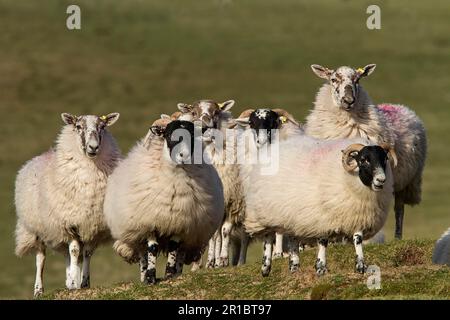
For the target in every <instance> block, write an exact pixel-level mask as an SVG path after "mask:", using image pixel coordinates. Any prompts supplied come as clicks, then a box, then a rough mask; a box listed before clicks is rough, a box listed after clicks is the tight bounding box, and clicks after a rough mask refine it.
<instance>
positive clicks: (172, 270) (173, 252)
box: [165, 239, 180, 279]
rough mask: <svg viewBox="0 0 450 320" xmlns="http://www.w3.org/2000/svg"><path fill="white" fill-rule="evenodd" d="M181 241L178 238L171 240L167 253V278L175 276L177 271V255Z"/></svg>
mask: <svg viewBox="0 0 450 320" xmlns="http://www.w3.org/2000/svg"><path fill="white" fill-rule="evenodd" d="M179 247H180V243H179V242H178V241H176V240H173V239H170V240H169V249H168V250H169V252H168V254H167V264H166V276H165V278H166V279H170V278H173V277H174V276H175V274H176V273H177V256H178V249H179Z"/></svg>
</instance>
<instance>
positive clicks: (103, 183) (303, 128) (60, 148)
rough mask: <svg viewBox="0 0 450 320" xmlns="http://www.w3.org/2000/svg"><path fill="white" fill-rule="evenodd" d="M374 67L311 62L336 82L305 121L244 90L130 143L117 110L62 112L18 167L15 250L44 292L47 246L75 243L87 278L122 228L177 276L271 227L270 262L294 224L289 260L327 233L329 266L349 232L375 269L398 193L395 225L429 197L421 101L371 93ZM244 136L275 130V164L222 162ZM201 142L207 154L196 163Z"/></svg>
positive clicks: (220, 261) (267, 138)
mask: <svg viewBox="0 0 450 320" xmlns="http://www.w3.org/2000/svg"><path fill="white" fill-rule="evenodd" d="M374 69H375V65H373V64H371V65H367V66H365V67H364V68H359V69H356V70H355V69H353V68H350V67H346V66H343V67H339V68H337V69H336V70H330V69H328V68H325V67H322V66H318V65H313V66H312V70H313V71H314V73H315V74H316V75H318V76H319V77H321V78H324V79H325V80H326V81H327V83H326V84H324V85H323V86H322V88H321V89H320V90H319V92H318V94H317V96H316V100H315V104H314V108H313V110H312V111H311V113H310V115H309V116H308V117H307V119H306V124H305V125H301V124H300V123H299V122H297V121H296V120H295V119H294V118H293V117H292V115H291V114H289V113H288V112H286V111H285V110H282V109H256V110H252V109H251V110H246V111H244V112H243V113H242V114H241V115H240V116H239V117H238V118H234V117H233V116H232V114H231V111H230V110H231V108H232V107H233V105H234V101H233V100H229V101H226V102H224V103H216V102H214V101H210V100H200V101H198V102H195V103H193V104H182V103H180V104H178V110H179V111H177V112H174V114H172V115H171V116H169V115H161V118H160V119H157V120H156V121H155V122H154V123H153V125H152V126H151V128H150V130H149V131H148V133H147V134H146V136H145V137H143V138H142V139H141V140H140V141H139V142H138V143H137V144H136V145H135V146H134V147H133V149H132V150H131V151H130V152H129V153H128V155H127V156H126V157H122V155H121V153H120V150H119V148H118V146H117V144H116V142H115V140H114V138H113V137H112V135H111V134H110V133H109V132H108V130H107V127H108V126H111V125H112V124H114V123H115V122H116V121H117V120H118V118H119V114H118V113H112V114H108V115H107V116H102V117H97V116H92V115H83V116H74V115H71V114H67V113H63V114H62V119H63V121H64V123H65V126H64V127H63V129H62V131H61V133H60V134H59V136H58V139H57V141H56V146H55V147H54V149H51V150H50V151H48V152H46V153H44V154H42V155H40V156H38V157H35V158H33V159H32V160H30V161H29V162H27V163H26V164H25V165H24V166H23V167H22V168H21V170H20V171H19V173H18V176H17V180H16V197H15V202H16V210H17V217H18V219H17V226H16V254H17V255H18V256H22V255H24V254H27V253H35V254H36V282H35V287H34V294H35V296H38V295H40V294H42V292H43V282H42V274H43V269H44V262H45V251H46V248H47V247H50V248H52V249H55V250H57V251H60V252H61V253H63V254H64V255H65V256H66V287H67V288H69V289H78V288H87V287H89V285H90V271H89V265H90V258H91V256H92V254H93V252H94V251H95V249H96V248H97V247H98V246H99V245H101V244H104V243H107V242H108V241H110V240H111V238H112V239H113V240H114V245H113V248H114V250H115V251H116V252H117V253H118V254H119V255H120V256H121V257H123V258H124V259H125V260H126V261H128V262H130V263H138V262H139V264H140V277H141V281H142V282H144V283H148V284H150V283H155V282H156V259H157V257H158V255H159V254H160V253H164V254H165V255H166V256H167V264H166V270H165V276H166V277H167V278H170V277H174V276H176V275H178V274H180V273H181V272H182V269H183V265H185V264H192V269H197V268H199V267H200V266H201V264H202V260H201V258H202V254H203V252H204V251H205V249H206V247H208V250H207V262H206V267H211V268H212V267H225V266H228V265H229V263H230V260H232V263H233V264H238V265H240V264H244V263H245V259H246V254H247V247H248V244H249V242H250V240H251V239H252V238H260V239H262V240H263V251H264V253H263V262H262V275H263V276H267V275H268V274H269V273H270V269H271V262H272V258H274V257H277V256H280V255H281V254H282V245H281V243H282V239H283V235H284V236H285V239H287V243H288V249H287V251H288V253H289V269H290V270H291V271H292V272H294V271H296V270H298V268H299V250H301V248H302V247H303V246H304V245H317V246H318V256H317V261H316V264H315V268H316V271H317V274H318V275H321V274H323V273H325V272H326V271H327V269H326V248H327V244H328V242H329V241H342V240H343V239H346V240H351V241H352V242H353V244H354V246H355V250H356V261H355V270H356V271H357V272H360V273H364V272H365V271H366V268H367V267H366V264H365V262H364V255H363V249H362V242H363V240H364V239H369V238H371V237H373V236H375V235H376V234H377V232H379V231H380V230H381V229H382V227H383V225H384V223H385V221H386V218H387V215H388V211H389V208H390V203H391V201H392V198H394V202H395V206H394V209H395V221H396V229H395V236H396V238H401V237H402V223H403V214H404V205H405V204H409V205H415V204H418V203H419V202H420V200H421V183H422V173H423V168H424V164H425V158H426V149H427V144H426V135H425V129H424V127H423V124H422V122H421V120H420V119H419V118H418V117H417V116H416V114H415V113H414V112H413V111H411V110H410V109H408V108H407V107H405V106H402V105H393V104H382V105H374V104H373V102H372V101H371V99H370V98H369V96H368V94H367V92H366V91H365V90H364V89H363V87H362V86H361V85H360V83H359V81H360V79H361V78H363V77H366V76H368V75H370V74H371V73H372V72H373V70H374ZM199 124H200V125H199ZM180 130H181V132H182V133H183V135H178V134H177V133H179V132H180ZM196 130H200V135H196V134H195V132H196ZM202 132H203V134H202ZM214 132H216V133H220V134H221V135H222V136H223V137H224V139H217V137H216V136H215V134H214ZM236 141H241V142H242V141H244V142H245V141H246V142H247V143H248V144H250V145H251V147H250V148H247V149H245V152H246V153H248V154H247V155H250V156H251V154H252V153H254V152H255V150H256V152H258V151H259V150H261V149H263V147H265V146H269V145H271V144H274V143H278V150H279V157H278V161H279V166H278V169H277V171H276V172H275V173H274V174H261V172H262V169H264V168H263V164H261V163H258V162H256V163H254V162H252V163H245V162H244V163H239V164H237V163H228V162H224V161H223V159H224V158H223V156H224V153H228V154H231V155H232V156H236V154H235V153H236V150H235V149H234V143H235V142H236ZM195 143H198V144H200V145H201V146H202V150H205V152H204V154H203V156H204V157H205V158H207V159H208V160H209V161H202V162H200V163H197V162H194V164H192V160H193V158H194V148H195ZM276 235H277V236H276ZM445 238H446V239H448V238H449V237H448V235H447V237H445V236H444V237H443V239H444V240H442V241H441V244H440V245H439V246H437V249H436V252H435V256H436V257H437V258H434V260H435V261H438V260H439V259H440V260H439V261H441V263H445V261H444V262H443V259H444V260H445V259H447V260H448V251H449V245H448V243H449V242H450V241H449V240H445ZM275 239H276V240H275ZM275 242H276V243H275ZM443 242H446V244H445V243H444V244H442V243H443ZM231 244H235V247H236V249H235V250H233V251H234V253H235V254H234V256H233V257H231V259H230V257H229V251H230V250H229V248H230V246H231ZM438 247H439V248H441V249H439V250H438ZM444 254H445V255H446V257H447V258H442V256H443V255H444Z"/></svg>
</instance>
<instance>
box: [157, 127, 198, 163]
mask: <svg viewBox="0 0 450 320" xmlns="http://www.w3.org/2000/svg"><path fill="white" fill-rule="evenodd" d="M163 137H164V139H165V140H166V144H167V148H168V149H169V154H170V158H171V159H172V160H173V161H174V162H176V163H178V164H185V163H189V162H190V159H192V155H193V153H194V124H193V123H192V122H189V121H184V120H175V121H172V122H170V123H169V124H168V125H167V127H166V128H165V130H164V132H163Z"/></svg>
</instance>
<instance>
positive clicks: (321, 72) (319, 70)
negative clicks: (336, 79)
mask: <svg viewBox="0 0 450 320" xmlns="http://www.w3.org/2000/svg"><path fill="white" fill-rule="evenodd" d="M311 69H312V71H313V72H314V73H315V74H316V75H317V76H318V77H319V78H322V79H325V80H329V79H330V76H331V74H332V73H333V72H334V70H330V69H328V68H326V67H322V66H321V65H318V64H312V65H311Z"/></svg>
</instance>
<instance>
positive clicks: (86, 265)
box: [81, 246, 94, 288]
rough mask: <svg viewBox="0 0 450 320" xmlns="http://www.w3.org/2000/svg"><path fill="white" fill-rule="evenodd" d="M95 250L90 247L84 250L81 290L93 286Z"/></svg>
mask: <svg viewBox="0 0 450 320" xmlns="http://www.w3.org/2000/svg"><path fill="white" fill-rule="evenodd" d="M93 253H94V252H93V250H92V249H91V247H89V246H85V247H84V248H83V269H82V274H83V276H82V281H81V288H90V286H91V270H90V267H91V257H92V254H93Z"/></svg>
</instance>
